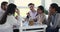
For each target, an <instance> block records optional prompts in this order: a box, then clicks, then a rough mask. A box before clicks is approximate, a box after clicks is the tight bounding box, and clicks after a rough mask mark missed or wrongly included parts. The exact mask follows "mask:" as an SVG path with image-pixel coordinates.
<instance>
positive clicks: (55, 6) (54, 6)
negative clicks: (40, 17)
mask: <svg viewBox="0 0 60 32" xmlns="http://www.w3.org/2000/svg"><path fill="white" fill-rule="evenodd" d="M50 6H51V7H52V8H55V9H56V11H57V8H58V4H56V3H52V4H51V5H50Z"/></svg>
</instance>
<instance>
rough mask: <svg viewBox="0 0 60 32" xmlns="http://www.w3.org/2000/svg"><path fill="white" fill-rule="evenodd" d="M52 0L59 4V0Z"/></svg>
mask: <svg viewBox="0 0 60 32" xmlns="http://www.w3.org/2000/svg"><path fill="white" fill-rule="evenodd" d="M52 2H54V3H57V4H58V5H59V6H60V0H52Z"/></svg>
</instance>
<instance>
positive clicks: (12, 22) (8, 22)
mask: <svg viewBox="0 0 60 32" xmlns="http://www.w3.org/2000/svg"><path fill="white" fill-rule="evenodd" d="M16 8H17V7H16V5H15V4H12V3H11V4H9V5H8V7H7V11H6V12H5V13H4V15H3V17H2V19H1V21H0V32H13V28H14V29H16V28H17V26H16V25H20V23H19V22H18V21H17V20H16V19H15V17H14V13H15V12H16ZM18 15H20V13H18ZM19 19H20V17H19Z"/></svg>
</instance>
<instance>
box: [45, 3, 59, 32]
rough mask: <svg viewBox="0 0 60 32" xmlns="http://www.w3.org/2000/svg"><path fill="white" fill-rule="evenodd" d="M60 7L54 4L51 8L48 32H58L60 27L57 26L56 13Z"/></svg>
mask: <svg viewBox="0 0 60 32" xmlns="http://www.w3.org/2000/svg"><path fill="white" fill-rule="evenodd" d="M57 8H58V5H57V4H56V3H52V4H51V5H50V8H49V18H48V24H47V25H48V27H47V29H46V32H58V27H57V26H56V25H55V24H56V22H55V20H56V12H57Z"/></svg>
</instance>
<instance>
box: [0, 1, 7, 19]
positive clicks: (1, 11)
mask: <svg viewBox="0 0 60 32" xmlns="http://www.w3.org/2000/svg"><path fill="white" fill-rule="evenodd" d="M7 6H8V2H6V1H4V2H2V3H1V8H0V20H1V17H2V15H3V14H4V13H5V11H6V9H7Z"/></svg>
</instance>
